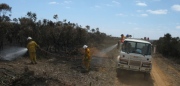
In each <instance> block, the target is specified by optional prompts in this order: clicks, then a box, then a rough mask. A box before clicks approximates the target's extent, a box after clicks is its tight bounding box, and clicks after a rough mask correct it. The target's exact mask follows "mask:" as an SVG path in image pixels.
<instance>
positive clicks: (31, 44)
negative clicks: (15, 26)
mask: <svg viewBox="0 0 180 86" xmlns="http://www.w3.org/2000/svg"><path fill="white" fill-rule="evenodd" d="M27 40H28V41H29V43H28V45H27V49H28V51H29V57H30V59H31V64H34V63H35V64H37V62H36V49H37V48H39V45H37V43H36V42H35V41H32V38H31V37H28V39H27Z"/></svg>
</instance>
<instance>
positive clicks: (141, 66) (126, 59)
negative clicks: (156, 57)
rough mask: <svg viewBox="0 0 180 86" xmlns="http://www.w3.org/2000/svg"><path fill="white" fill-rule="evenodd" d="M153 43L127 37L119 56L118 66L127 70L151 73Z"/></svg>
mask: <svg viewBox="0 0 180 86" xmlns="http://www.w3.org/2000/svg"><path fill="white" fill-rule="evenodd" d="M151 46H152V44H151V43H150V42H148V41H145V40H140V39H125V40H124V43H123V44H122V45H121V48H120V54H119V56H118V57H117V67H118V68H120V69H125V70H133V71H142V72H147V73H150V72H151V69H152V56H151Z"/></svg>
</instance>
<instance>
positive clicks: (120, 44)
mask: <svg viewBox="0 0 180 86" xmlns="http://www.w3.org/2000/svg"><path fill="white" fill-rule="evenodd" d="M124 39H125V36H124V34H121V38H120V43H119V47H120V49H121V48H122V44H123V43H124Z"/></svg>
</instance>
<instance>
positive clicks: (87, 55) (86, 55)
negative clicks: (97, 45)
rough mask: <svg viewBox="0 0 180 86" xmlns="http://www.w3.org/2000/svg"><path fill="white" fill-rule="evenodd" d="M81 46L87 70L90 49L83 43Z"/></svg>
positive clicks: (88, 67) (89, 60)
mask: <svg viewBox="0 0 180 86" xmlns="http://www.w3.org/2000/svg"><path fill="white" fill-rule="evenodd" d="M83 48H84V50H85V54H84V58H83V64H84V66H85V67H86V70H87V71H89V69H90V62H91V57H90V49H89V48H88V46H87V45H84V46H83Z"/></svg>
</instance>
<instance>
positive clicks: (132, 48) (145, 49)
mask: <svg viewBox="0 0 180 86" xmlns="http://www.w3.org/2000/svg"><path fill="white" fill-rule="evenodd" d="M122 51H123V52H127V53H136V54H143V55H151V44H148V43H141V42H133V41H125V42H124V43H123V45H122Z"/></svg>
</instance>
